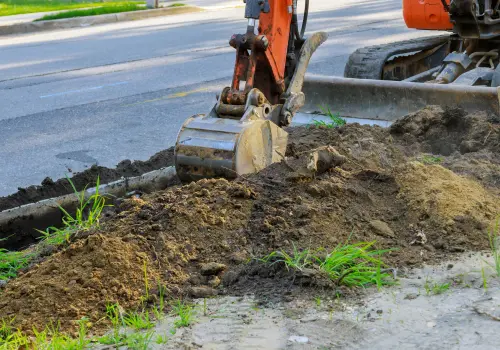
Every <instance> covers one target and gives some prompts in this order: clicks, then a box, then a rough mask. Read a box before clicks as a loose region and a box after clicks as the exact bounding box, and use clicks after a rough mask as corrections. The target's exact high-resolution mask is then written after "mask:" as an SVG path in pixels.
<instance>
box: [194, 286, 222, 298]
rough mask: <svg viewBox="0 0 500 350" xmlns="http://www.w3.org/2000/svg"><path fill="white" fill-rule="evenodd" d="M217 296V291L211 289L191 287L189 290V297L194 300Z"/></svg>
mask: <svg viewBox="0 0 500 350" xmlns="http://www.w3.org/2000/svg"><path fill="white" fill-rule="evenodd" d="M214 295H217V291H216V290H215V289H213V288H212V287H205V286H203V287H191V288H189V296H191V297H192V298H195V299H199V298H208V297H211V296H214Z"/></svg>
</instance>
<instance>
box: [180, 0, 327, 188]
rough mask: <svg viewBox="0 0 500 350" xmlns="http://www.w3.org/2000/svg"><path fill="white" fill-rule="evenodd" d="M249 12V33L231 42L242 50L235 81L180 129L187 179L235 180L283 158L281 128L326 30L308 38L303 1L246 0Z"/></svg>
mask: <svg viewBox="0 0 500 350" xmlns="http://www.w3.org/2000/svg"><path fill="white" fill-rule="evenodd" d="M306 5H307V6H308V1H307V3H306ZM245 18H246V19H247V27H246V32H245V33H244V34H234V35H233V36H232V37H231V39H230V41H229V44H230V45H231V46H232V47H233V48H235V50H236V62H235V67H234V75H233V79H232V84H231V86H230V87H226V88H224V89H223V91H222V92H221V93H220V94H219V95H218V98H217V103H216V104H215V106H214V107H213V109H212V110H211V111H210V112H209V113H208V114H207V115H198V116H194V117H192V118H189V119H188V120H187V121H186V122H185V123H184V125H183V126H182V128H181V130H180V132H179V135H178V139H177V143H176V148H175V165H176V170H177V174H178V176H179V178H180V179H181V180H182V181H193V180H198V179H201V178H209V177H226V178H234V177H236V176H238V175H243V174H248V173H253V172H256V171H259V170H261V169H263V168H265V167H267V166H269V165H270V164H272V163H274V162H278V161H281V159H282V158H283V155H284V154H285V150H286V144H287V136H288V135H287V133H286V132H285V131H284V130H283V129H282V127H284V126H288V125H290V123H291V121H292V118H293V115H294V114H295V113H296V112H297V111H298V110H299V109H300V108H301V107H302V106H303V105H304V103H305V96H304V94H303V93H302V86H303V83H304V76H305V72H306V69H307V66H308V64H309V60H310V58H311V56H312V54H313V53H314V51H315V50H316V49H317V48H318V47H319V46H320V45H321V44H322V43H323V42H324V41H325V40H326V39H327V35H326V34H325V33H316V34H314V35H312V36H311V37H310V38H308V39H307V40H304V39H303V37H302V36H301V33H302V34H303V32H304V29H305V28H304V26H303V28H302V30H301V31H299V30H298V23H297V0H246V6H245ZM297 52H299V53H298V55H297ZM297 56H298V57H297Z"/></svg>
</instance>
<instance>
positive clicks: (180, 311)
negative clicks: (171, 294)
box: [172, 300, 194, 328]
mask: <svg viewBox="0 0 500 350" xmlns="http://www.w3.org/2000/svg"><path fill="white" fill-rule="evenodd" d="M172 314H173V315H175V316H178V317H179V318H178V319H177V320H175V321H174V326H175V327H176V328H181V327H189V326H190V325H191V324H193V322H194V306H193V305H191V304H188V303H185V302H183V301H182V300H177V301H176V302H174V304H173V305H172Z"/></svg>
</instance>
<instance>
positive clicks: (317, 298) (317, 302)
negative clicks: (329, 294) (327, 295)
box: [314, 297, 321, 307]
mask: <svg viewBox="0 0 500 350" xmlns="http://www.w3.org/2000/svg"><path fill="white" fill-rule="evenodd" d="M314 302H315V303H316V307H321V298H320V297H315V298H314Z"/></svg>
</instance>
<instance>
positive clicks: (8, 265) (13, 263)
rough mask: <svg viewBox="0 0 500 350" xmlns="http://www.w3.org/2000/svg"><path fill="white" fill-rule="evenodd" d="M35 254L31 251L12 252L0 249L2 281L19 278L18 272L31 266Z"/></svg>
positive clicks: (0, 278)
mask: <svg viewBox="0 0 500 350" xmlns="http://www.w3.org/2000/svg"><path fill="white" fill-rule="evenodd" d="M33 256H34V253H32V252H30V251H20V252H10V251H8V250H5V249H1V248H0V280H9V279H11V278H16V277H17V272H18V271H19V270H20V269H23V268H25V267H27V266H29V264H30V261H31V259H32V258H33Z"/></svg>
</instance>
